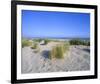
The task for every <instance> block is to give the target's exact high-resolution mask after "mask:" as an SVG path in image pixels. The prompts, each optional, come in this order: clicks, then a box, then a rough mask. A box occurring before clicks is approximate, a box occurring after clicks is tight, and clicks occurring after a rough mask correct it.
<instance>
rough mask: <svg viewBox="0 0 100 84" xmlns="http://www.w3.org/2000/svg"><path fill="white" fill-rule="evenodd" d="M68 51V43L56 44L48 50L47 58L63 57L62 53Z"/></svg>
mask: <svg viewBox="0 0 100 84" xmlns="http://www.w3.org/2000/svg"><path fill="white" fill-rule="evenodd" d="M68 51H69V44H68V43H62V44H58V45H56V46H54V47H53V49H52V50H51V51H50V54H49V58H50V59H53V58H58V59H62V58H64V54H65V53H66V52H68Z"/></svg>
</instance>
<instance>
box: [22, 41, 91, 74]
mask: <svg viewBox="0 0 100 84" xmlns="http://www.w3.org/2000/svg"><path fill="white" fill-rule="evenodd" d="M55 44H57V43H56V42H51V43H48V45H40V52H38V53H35V52H34V51H35V49H31V47H24V48H22V57H21V62H22V63H21V65H22V67H21V68H22V69H21V71H22V73H41V72H60V71H63V72H67V71H82V70H89V69H90V49H89V47H87V46H81V45H78V46H70V50H69V53H68V54H65V57H64V59H52V60H51V59H49V58H48V51H49V50H51V48H52V46H54V45H55Z"/></svg>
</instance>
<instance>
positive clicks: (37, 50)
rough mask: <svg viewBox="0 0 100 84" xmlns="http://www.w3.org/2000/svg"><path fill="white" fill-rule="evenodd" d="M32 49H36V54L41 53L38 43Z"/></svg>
mask: <svg viewBox="0 0 100 84" xmlns="http://www.w3.org/2000/svg"><path fill="white" fill-rule="evenodd" d="M31 49H35V50H34V52H35V53H37V52H39V51H40V48H39V45H38V43H34V44H33V45H32V47H31Z"/></svg>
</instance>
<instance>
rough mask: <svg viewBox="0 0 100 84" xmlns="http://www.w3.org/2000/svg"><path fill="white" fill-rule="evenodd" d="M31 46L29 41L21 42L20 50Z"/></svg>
mask: <svg viewBox="0 0 100 84" xmlns="http://www.w3.org/2000/svg"><path fill="white" fill-rule="evenodd" d="M31 45H32V42H30V41H29V40H25V39H24V40H22V48H23V47H25V46H31Z"/></svg>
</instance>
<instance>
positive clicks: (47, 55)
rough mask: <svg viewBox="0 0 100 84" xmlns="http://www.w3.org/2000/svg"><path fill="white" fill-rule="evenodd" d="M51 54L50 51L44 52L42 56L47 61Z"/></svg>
mask: <svg viewBox="0 0 100 84" xmlns="http://www.w3.org/2000/svg"><path fill="white" fill-rule="evenodd" d="M49 54H50V51H49V50H44V51H43V52H42V56H43V57H44V58H46V59H49Z"/></svg>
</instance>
